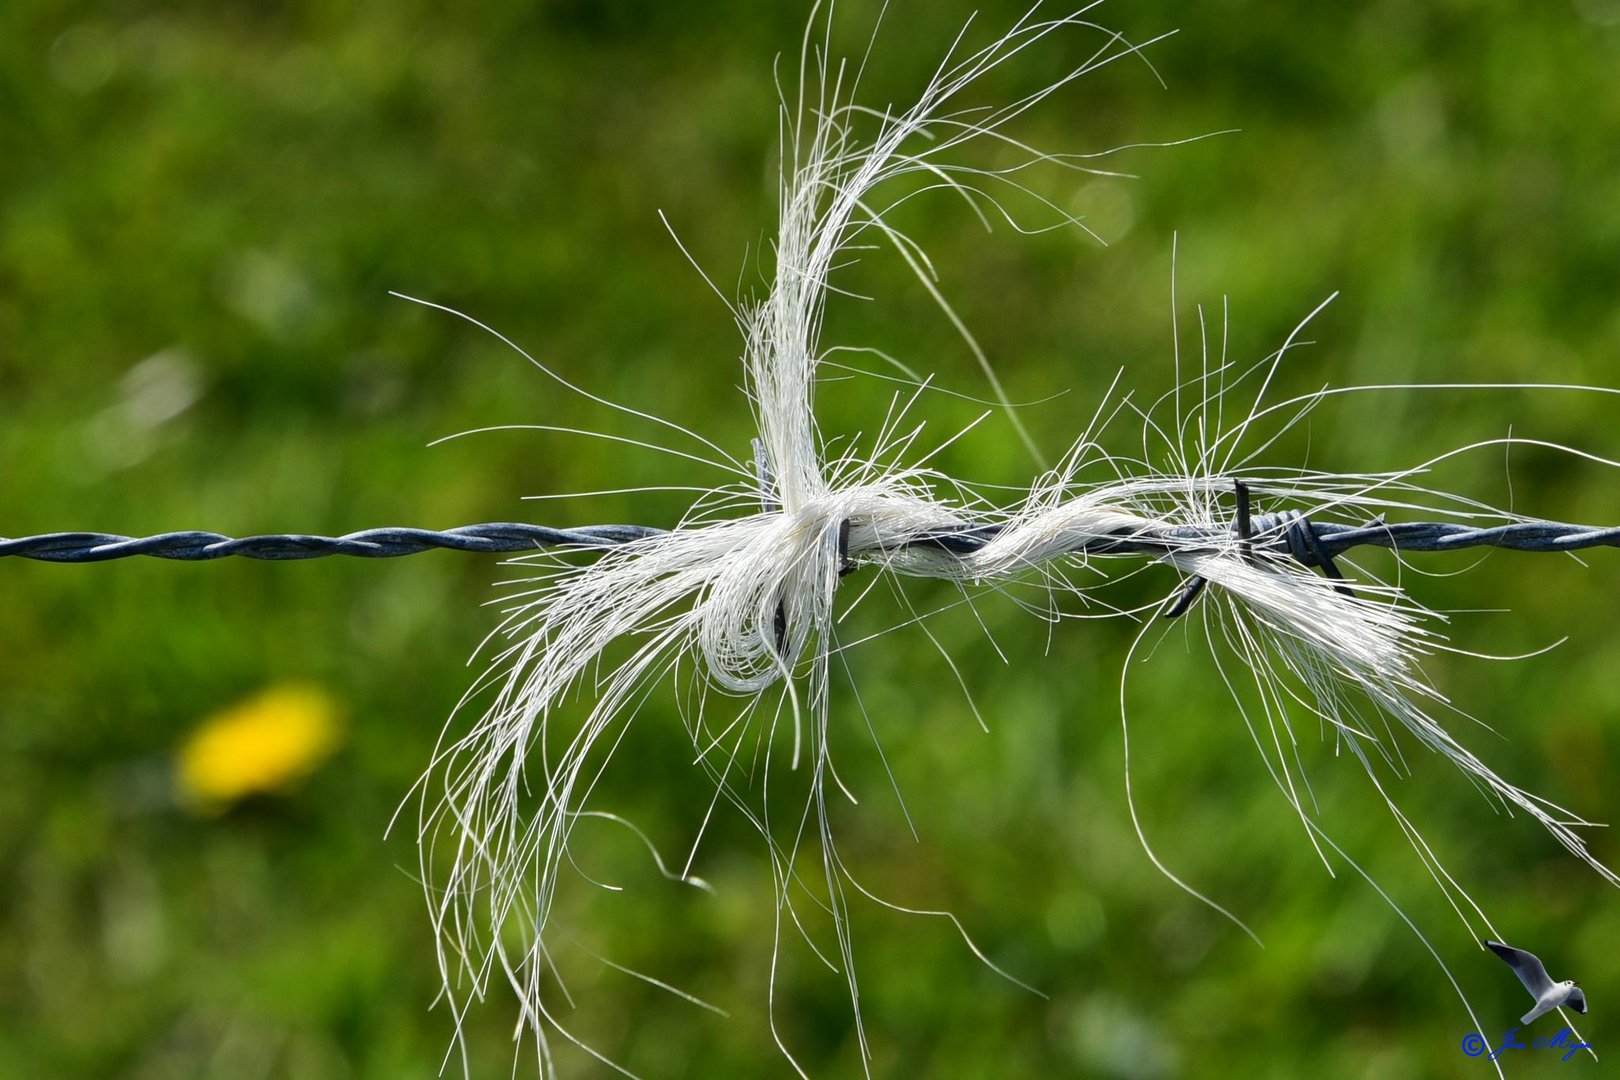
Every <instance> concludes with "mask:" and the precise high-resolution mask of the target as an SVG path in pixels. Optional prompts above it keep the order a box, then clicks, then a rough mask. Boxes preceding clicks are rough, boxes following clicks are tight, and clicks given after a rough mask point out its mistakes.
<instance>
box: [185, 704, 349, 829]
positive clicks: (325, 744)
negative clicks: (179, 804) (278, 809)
mask: <svg viewBox="0 0 1620 1080" xmlns="http://www.w3.org/2000/svg"><path fill="white" fill-rule="evenodd" d="M340 727H341V719H340V716H339V709H338V704H337V702H336V701H335V700H334V699H333V697H332V696H331V695H330V694H328V693H327V692H326V691H325V690H322V689H321V688H320V687H318V686H312V685H305V684H299V683H283V684H281V685H279V686H272V687H270V688H269V689H267V690H264V691H262V692H260V693H258V694H255V695H254V696H252V697H250V698H247V699H246V700H244V701H240V702H237V703H236V704H234V705H231V706H229V707H228V708H225V709H222V710H220V711H219V712H216V713H214V714H213V715H212V716H209V717H207V718H206V719H204V720H203V722H202V723H201V724H200V725H198V727H197V729H196V730H195V731H193V732H192V733H191V735H190V737H189V738H187V740H186V742H185V745H183V746H182V747H181V748H180V754H179V762H178V767H177V770H176V773H177V775H176V779H177V781H178V784H179V788H180V794H181V796H182V797H183V799H184V800H185V801H186V802H187V803H189V804H190V805H192V806H193V807H195V808H197V809H199V810H203V811H205V812H208V813H220V812H222V811H224V810H225V809H226V808H228V807H229V806H230V805H231V804H232V803H234V802H236V801H237V800H239V799H242V798H245V797H246V796H248V795H255V794H260V793H265V792H279V791H284V790H286V789H287V788H288V787H290V786H291V785H292V784H293V783H295V782H296V781H298V780H301V779H303V778H304V777H305V776H308V775H309V774H310V773H311V772H313V771H315V768H316V767H317V766H319V765H320V764H321V762H323V761H325V760H326V758H327V757H329V756H330V755H331V753H332V751H333V750H335V749H336V748H337V744H338V741H339V737H340Z"/></svg>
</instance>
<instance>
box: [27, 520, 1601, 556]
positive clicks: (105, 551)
mask: <svg viewBox="0 0 1620 1080" xmlns="http://www.w3.org/2000/svg"><path fill="white" fill-rule="evenodd" d="M664 531H665V530H663V529H657V528H652V527H649V526H645V525H587V526H583V527H580V528H577V529H554V528H550V527H548V526H545V525H526V524H521V523H514V522H495V523H490V524H484V525H465V526H462V527H460V528H455V529H444V530H433V529H409V528H381V529H366V530H364V531H362V532H354V533H348V534H346V535H344V536H309V535H304V534H300V533H275V534H269V535H264V536H244V537H238V538H232V537H229V536H222V535H220V534H219V533H212V532H173V533H160V534H158V535H156V536H145V537H132V536H120V535H116V534H112V533H93V532H65V533H47V534H44V535H40V536H26V537H19V538H17V539H13V540H5V539H0V557H4V556H8V555H10V556H16V557H18V558H23V559H36V560H39V561H42V562H60V563H89V562H105V561H107V560H110V559H123V558H128V557H130V556H133V555H146V556H149V557H152V558H157V559H177V560H180V561H184V562H206V561H209V560H212V559H223V558H228V557H232V556H236V557H240V558H247V559H271V560H290V559H319V558H325V557H326V556H329V555H349V556H354V557H357V558H363V559H392V558H397V557H399V556H401V555H415V554H417V553H418V552H422V551H432V550H436V549H448V550H452V551H476V552H484V553H513V552H526V551H538V550H541V549H545V548H577V549H600V548H612V547H618V546H620V545H622V544H628V543H631V542H633V541H636V540H642V539H645V538H647V537H651V536H657V535H659V534H661V533H663V532H664ZM999 532H1000V527H999V526H997V525H984V526H974V527H969V528H964V529H961V530H951V531H936V532H931V533H921V534H918V535H917V536H914V537H911V538H909V539H907V540H906V541H904V544H905V545H906V546H913V547H930V548H934V549H936V550H939V551H942V552H946V553H950V554H957V555H965V554H969V553H971V552H973V551H976V550H978V549H979V548H981V547H983V546H984V545H985V544H986V543H988V542H989V541H990V540H991V539H993V538H994V537H995V536H996V535H997V534H998V533H999ZM1230 536H1231V533H1230V531H1220V530H1216V529H1208V528H1194V527H1189V526H1166V527H1161V528H1153V527H1148V528H1129V529H1122V530H1120V531H1118V532H1115V533H1112V534H1107V535H1103V536H1093V537H1088V538H1086V539H1084V540H1083V541H1077V543H1076V545H1075V547H1074V548H1073V549H1072V552H1071V553H1072V554H1076V555H1131V554H1135V555H1147V556H1154V557H1157V556H1163V555H1166V554H1169V553H1170V552H1172V551H1175V552H1186V551H1188V550H1189V549H1192V550H1196V549H1197V547H1198V546H1199V544H1200V543H1201V542H1209V543H1210V544H1212V545H1213V544H1215V543H1216V542H1219V541H1222V540H1225V539H1227V538H1229V537H1230ZM1251 536H1252V541H1251V543H1252V546H1253V548H1254V550H1256V551H1270V552H1275V553H1277V554H1282V555H1290V556H1292V557H1293V558H1295V559H1296V560H1298V561H1299V562H1300V563H1302V564H1304V565H1306V566H1329V565H1331V560H1332V558H1333V557H1334V556H1336V555H1339V554H1342V553H1343V552H1346V551H1349V550H1350V549H1352V548H1357V547H1384V548H1391V549H1394V550H1397V551H1452V550H1454V549H1459V548H1474V547H1493V548H1505V549H1508V550H1511V551H1580V550H1583V549H1585V548H1593V547H1620V528H1598V527H1595V526H1591V525H1572V524H1567V523H1564V522H1557V521H1517V522H1512V523H1510V524H1506V525H1494V526H1489V527H1477V526H1471V525H1462V524H1457V523H1452V522H1403V523H1396V524H1387V523H1384V522H1373V523H1371V524H1366V525H1347V524H1342V523H1332V522H1313V521H1311V520H1309V519H1308V518H1306V517H1305V516H1303V515H1301V514H1299V513H1297V512H1289V513H1283V514H1266V515H1259V516H1256V517H1255V519H1254V521H1253V523H1252V525H1251Z"/></svg>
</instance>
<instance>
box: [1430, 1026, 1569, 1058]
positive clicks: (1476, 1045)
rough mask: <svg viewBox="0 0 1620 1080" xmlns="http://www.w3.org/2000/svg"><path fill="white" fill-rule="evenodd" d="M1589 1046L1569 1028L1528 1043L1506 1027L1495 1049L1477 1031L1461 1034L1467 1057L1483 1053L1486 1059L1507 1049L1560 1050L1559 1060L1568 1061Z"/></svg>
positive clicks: (1517, 1032)
mask: <svg viewBox="0 0 1620 1080" xmlns="http://www.w3.org/2000/svg"><path fill="white" fill-rule="evenodd" d="M1591 1046H1592V1044H1591V1043H1585V1042H1582V1041H1581V1037H1580V1036H1579V1035H1577V1034H1575V1033H1574V1032H1573V1031H1571V1030H1570V1029H1569V1028H1564V1029H1563V1030H1562V1031H1560V1032H1559V1033H1558V1034H1556V1035H1549V1036H1547V1037H1545V1038H1540V1039H1536V1040H1535V1041H1533V1042H1530V1043H1524V1042H1521V1041H1519V1029H1518V1028H1508V1029H1507V1032H1506V1033H1505V1034H1504V1035H1503V1036H1502V1043H1501V1045H1500V1046H1498V1047H1497V1048H1496V1049H1495V1050H1492V1049H1491V1044H1490V1043H1488V1042H1486V1041H1485V1037H1484V1036H1483V1035H1480V1034H1478V1033H1477V1032H1473V1031H1470V1032H1469V1033H1468V1034H1466V1035H1464V1036H1463V1040H1462V1052H1463V1053H1465V1054H1467V1055H1468V1056H1469V1057H1479V1056H1480V1055H1481V1054H1483V1055H1485V1058H1486V1060H1487V1061H1495V1060H1496V1059H1497V1058H1499V1057H1501V1056H1502V1055H1503V1054H1505V1053H1507V1052H1508V1051H1509V1050H1562V1051H1564V1056H1563V1057H1562V1058H1560V1059H1559V1060H1560V1061H1568V1060H1569V1059H1570V1058H1572V1057H1574V1056H1575V1055H1576V1054H1577V1053H1579V1052H1580V1051H1582V1050H1589V1049H1591Z"/></svg>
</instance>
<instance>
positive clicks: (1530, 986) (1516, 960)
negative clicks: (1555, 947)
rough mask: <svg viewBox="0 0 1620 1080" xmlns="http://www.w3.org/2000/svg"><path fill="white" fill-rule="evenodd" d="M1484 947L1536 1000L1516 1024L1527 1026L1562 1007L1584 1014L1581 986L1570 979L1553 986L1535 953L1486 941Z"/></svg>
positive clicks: (1545, 968) (1498, 942) (1584, 1001)
mask: <svg viewBox="0 0 1620 1080" xmlns="http://www.w3.org/2000/svg"><path fill="white" fill-rule="evenodd" d="M1485 947H1486V948H1487V949H1489V950H1491V952H1493V953H1495V954H1496V955H1497V956H1500V957H1501V958H1502V959H1503V960H1505V961H1507V966H1508V967H1510V968H1512V969H1513V974H1515V975H1517V976H1518V977H1519V981H1520V982H1522V983H1524V988H1525V989H1526V990H1528V991H1530V996H1531V997H1533V998H1535V999H1536V1005H1535V1008H1533V1009H1531V1010H1530V1011H1529V1012H1527V1013H1525V1014H1524V1015H1523V1016H1521V1017H1520V1018H1519V1023H1521V1024H1528V1023H1530V1022H1531V1021H1532V1020H1534V1019H1535V1018H1536V1017H1538V1016H1540V1015H1542V1014H1543V1013H1549V1012H1552V1011H1553V1010H1554V1009H1557V1008H1560V1007H1561V1006H1564V1005H1568V1006H1569V1007H1570V1008H1572V1009H1574V1010H1575V1011H1576V1012H1578V1013H1584V1012H1586V995H1585V994H1584V993H1582V992H1581V984H1580V983H1578V982H1575V981H1574V980H1572V979H1565V980H1564V981H1563V982H1553V981H1552V979H1550V978H1548V977H1547V966H1546V965H1545V964H1543V963H1542V962H1541V960H1540V958H1539V957H1537V956H1536V955H1535V954H1534V953H1527V952H1525V951H1524V950H1523V949H1515V948H1514V947H1513V946H1511V945H1503V944H1502V943H1501V942H1500V941H1487V942H1486V943H1485Z"/></svg>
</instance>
